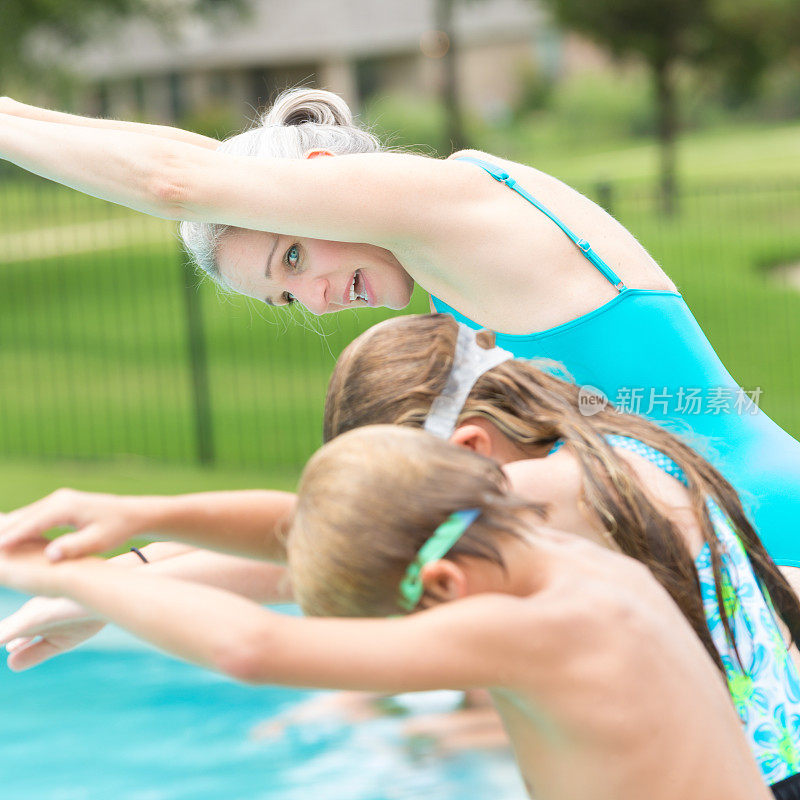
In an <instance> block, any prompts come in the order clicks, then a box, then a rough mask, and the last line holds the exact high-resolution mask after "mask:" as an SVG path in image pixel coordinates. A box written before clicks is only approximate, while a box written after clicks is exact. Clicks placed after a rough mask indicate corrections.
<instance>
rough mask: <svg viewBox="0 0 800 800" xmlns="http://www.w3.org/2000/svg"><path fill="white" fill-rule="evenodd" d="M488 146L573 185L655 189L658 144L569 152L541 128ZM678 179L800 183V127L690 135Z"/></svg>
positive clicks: (503, 136) (517, 129)
mask: <svg viewBox="0 0 800 800" xmlns="http://www.w3.org/2000/svg"><path fill="white" fill-rule="evenodd" d="M486 144H488V145H490V146H492V145H493V146H494V148H495V149H497V151H498V152H503V153H505V152H512V153H513V154H514V157H516V158H518V159H520V160H522V161H526V162H527V163H530V164H533V165H534V166H536V167H538V168H539V169H542V170H544V171H545V172H549V173H550V174H552V175H556V176H557V177H559V178H561V179H562V180H564V181H566V182H567V183H569V184H572V185H580V186H592V185H594V184H596V183H597V182H599V181H612V182H613V183H614V184H616V185H625V184H628V183H634V184H637V185H639V186H641V185H643V184H646V185H650V186H652V185H655V182H656V179H657V176H658V168H659V149H658V146H657V144H656V143H655V141H653V140H642V139H639V140H627V141H616V142H614V141H611V142H607V143H603V142H599V143H594V144H587V143H586V142H582V143H580V144H578V145H576V146H574V147H571V146H569V144H568V139H566V140H564V138H563V137H562V138H561V139H559V138H558V137H557V136H556V135H555V132H553V131H548V130H545V131H540V130H537V123H536V122H535V121H529V122H528V123H526V124H522V125H518V126H514V128H512V129H511V130H510V131H508V132H507V133H503V132H498V133H495V134H493V135H492V136H490V137H489V139H488V141H487V142H486ZM677 154H678V174H679V178H680V180H681V181H682V182H683V183H684V184H685V185H689V186H698V185H704V184H709V183H713V184H721V183H725V184H749V185H752V184H755V185H761V184H765V183H766V184H771V183H775V182H778V181H780V182H790V181H798V180H800V123H785V124H782V125H773V126H756V125H751V126H739V127H735V128H723V129H717V130H706V131H697V132H691V133H687V134H685V135H683V136H681V137H680V139H679V140H678V145H677Z"/></svg>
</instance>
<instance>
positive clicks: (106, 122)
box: [0, 97, 219, 150]
mask: <svg viewBox="0 0 800 800" xmlns="http://www.w3.org/2000/svg"><path fill="white" fill-rule="evenodd" d="M0 114H9V115H11V116H14V117H24V118H25V119H34V120H39V121H41V122H57V123H60V124H63V125H80V126H81V127H84V128H105V129H106V130H116V131H129V132H131V133H143V134H147V135H148V136H158V137H160V138H162V139H174V140H175V141H178V142H185V143H186V144H193V145H195V146H196V147H206V148H208V149H209V150H215V149H216V148H217V146H218V145H219V141H218V140H217V139H212V138H210V137H209V136H202V135H201V134H199V133H193V132H192V131H185V130H182V129H181V128H171V127H169V126H167V125H148V124H146V123H143V122H126V121H125V120H116V119H96V118H94V117H79V116H77V115H75V114H65V113H64V112H62V111H50V110H49V109H46V108H37V107H36V106H29V105H27V104H26V103H20V102H19V101H18V100H13V99H12V98H10V97H0Z"/></svg>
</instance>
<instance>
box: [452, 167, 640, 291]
mask: <svg viewBox="0 0 800 800" xmlns="http://www.w3.org/2000/svg"><path fill="white" fill-rule="evenodd" d="M456 160H457V161H469V162H470V163H471V164H475V165H477V166H479V167H480V168H481V169H483V170H485V171H486V172H488V173H489V174H490V175H491V176H492V177H493V178H494V179H495V180H496V181H499V182H500V183H504V184H505V185H506V186H508V188H509V189H513V190H514V191H515V192H516V193H517V194H518V195H520V196H522V197H524V198H525V199H526V200H527V201H528V202H529V203H530V204H531V205H533V206H535V207H536V208H538V209H539V211H541V212H542V214H544V215H545V216H546V217H549V218H550V219H551V220H552V221H553V222H555V224H556V225H558V227H559V228H561V230H562V231H564V233H565V234H566V235H567V236H568V237H569V238H570V239H571V240H572V241H573V243H574V244H575V246H576V247H577V248H578V249H579V250H580V251H581V253H583V255H584V256H585V257H586V259H587V260H588V261H589V262H590V263H591V264H593V265H594V267H595V268H596V269H597V270H598V271H599V272H600V273H601V274H602V275H603V277H604V278H605V279H606V280H607V281H608V282H609V283H610V284H612V285H613V287H614V288H615V289H616V290H617V291H618V292H620V293H622V292H624V291H625V290H626V289H627V288H628V287H627V286H625V284H624V283H623V282H622V280H621V279H620V277H619V275H617V273H616V272H614V270H613V269H611V267H609V266H608V264H606V262H605V261H603V259H602V258H600V256H599V255H597V253H595V251H594V250H592V246H591V245H590V244H589V242H587V241H586V239H582V238H581V237H579V236H576V235H575V234H574V233H573V232H572V231H571V230H570V229H569V228H568V227H567V226H566V225H565V224H564V223H563V222H562V221H561V220H560V219H559V218H558V217H557V216H556V215H555V214H554V213H553V212H552V211H550V210H549V209H548V208H546V207H545V206H543V205H542V204H541V203H540V202H539V201H538V200H537V199H536V198H535V197H534V196H533V195H531V194H529V193H528V192H526V191H525V189H523V188H522V187H521V186H520V185H519V184H518V183H517V182H516V181H515V180H514V179H513V178H512V177H511V176H510V175H509V174H508V173H507V172H505V171H504V170H503V169H501V168H500V167H498V166H495V165H494V164H490V163H489V162H488V161H483V160H482V159H480V158H474V157H473V156H459V157H458V159H456Z"/></svg>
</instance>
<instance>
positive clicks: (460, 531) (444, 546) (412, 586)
mask: <svg viewBox="0 0 800 800" xmlns="http://www.w3.org/2000/svg"><path fill="white" fill-rule="evenodd" d="M480 513H481V512H480V509H478V508H467V509H464V510H463V511H454V512H453V513H452V514H451V515H450V516H449V517H448V518H447V519H446V520H445V521H444V522H443V523H442V524H441V525H440V526H439V527H438V528H437V529H436V530H435V531H434V532H433V535H432V536H431V538H430V539H428V541H427V542H425V544H423V545H422V547H420V549H419V552H418V553H417V555H416V557H415V558H414V560H413V561H412V562H411V563H410V564H409V565H408V569H407V570H406V574H405V577H404V578H403V580H402V581H400V598H399V600H398V604H399V606H400V608H402V609H403V610H405V611H413V610H414V609H415V608H416V607H417V604H418V603H419V601H420V599H421V598H422V595H423V594H424V592H425V587H424V586H423V585H422V579H421V577H420V575H421V573H422V568H423V567H424V566H425V565H426V564H430V563H431V562H432V561H438V560H439V559H440V558H444V556H446V555H447V553H448V552H450V550H451V548H452V547H453V545H455V543H456V542H457V541H458V540H459V539H460V538H461V537H462V536H463V535H464V531H466V530H467V528H469V526H470V525H472V523H473V522H475V520H476V519H477V518H478V516H479V515H480Z"/></svg>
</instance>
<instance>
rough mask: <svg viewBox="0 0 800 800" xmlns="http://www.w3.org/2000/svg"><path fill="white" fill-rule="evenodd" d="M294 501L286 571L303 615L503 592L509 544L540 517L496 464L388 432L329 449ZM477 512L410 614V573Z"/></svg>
mask: <svg viewBox="0 0 800 800" xmlns="http://www.w3.org/2000/svg"><path fill="white" fill-rule="evenodd" d="M298 494H299V497H298V505H297V511H296V514H295V519H294V524H293V526H292V530H291V532H290V534H289V540H288V546H287V549H288V555H289V566H290V568H291V572H292V581H293V586H294V590H295V594H296V596H297V598H298V601H299V602H300V605H301V606H302V608H303V610H304V611H305V612H306V613H307V614H311V615H316V616H359V617H362V616H387V615H391V614H397V613H401V612H402V611H404V610H414V608H416V607H417V606H419V607H426V606H428V605H431V604H433V603H435V602H443V601H447V600H451V599H456V598H458V597H463V596H466V595H468V594H474V593H476V592H478V591H487V590H489V589H492V588H495V589H496V588H497V584H498V579H499V577H501V576H502V574H503V573H504V571H505V567H506V565H505V563H504V560H503V556H502V549H503V546H504V543H505V541H506V540H507V539H510V538H513V539H517V540H518V539H519V537H520V532H521V531H522V530H523V529H524V527H525V521H526V518H527V517H529V516H530V513H531V511H535V510H537V509H535V508H533V507H532V506H530V505H529V504H526V503H524V502H522V501H520V500H518V499H516V498H515V497H513V496H511V495H509V494H508V492H507V487H506V481H505V477H504V475H503V473H502V471H501V470H500V468H499V467H498V466H497V464H496V463H495V462H493V461H491V460H489V459H487V458H484V457H482V456H479V455H476V454H474V453H472V452H470V451H468V450H465V449H462V448H458V447H455V446H454V445H451V444H448V443H447V442H443V441H441V440H439V439H436V438H435V437H433V436H431V435H430V434H427V433H424V432H422V431H416V430H411V429H407V428H400V427H397V426H392V425H374V426H368V427H365V428H361V429H359V430H356V431H351V432H349V433H347V434H344V435H342V436H340V437H337V438H336V439H335V440H334V441H332V442H330V443H329V444H327V445H325V446H324V447H323V448H322V449H321V450H320V451H319V452H318V453H317V454H316V455H315V456H313V458H312V459H311V460H310V461H309V463H308V465H307V466H306V469H305V471H304V472H303V477H302V479H301V481H300V488H299V492H298ZM469 509H475V510H476V511H477V512H478V513H477V515H472V516H474V521H470V519H463V520H458V519H457V521H456V522H451V524H450V531H449V533H448V532H447V531H444V536H445V537H447V536H450V537H451V539H453V540H454V541H453V544H452V546H450V547H448V548H447V549H446V552H445V553H444V555H443V556H442V557H439V558H435V559H434V560H433V561H432V562H430V563H428V564H427V565H426V566H424V567H423V568H422V570H421V573H420V581H421V584H422V589H423V594H422V598H421V600H420V601H419V603H412V604H411V605H410V607H409V604H408V603H404V602H403V601H402V600H401V592H400V585H401V582H402V581H403V579H404V577H406V575H407V573H408V569H409V566H410V565H411V564H412V562H414V561H415V559H416V558H417V555H418V553H419V551H420V549H421V548H422V547H423V545H424V544H425V543H426V542H427V541H429V540H430V539H431V537H432V536H433V535H434V533H435V532H436V531H437V529H439V528H440V526H441V525H442V523H444V522H446V521H447V520H448V519H450V518H451V517H452V515H453V513H454V512H460V511H465V510H469ZM454 525H455V527H456V528H458V526H459V525H460V526H461V527H460V529H458V530H455V531H453V526H454ZM442 534H443V532H442V531H441V530H440V538H441V536H442ZM493 576H494V577H493ZM404 605H405V606H407V607H406V608H404V607H403V606H404Z"/></svg>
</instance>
